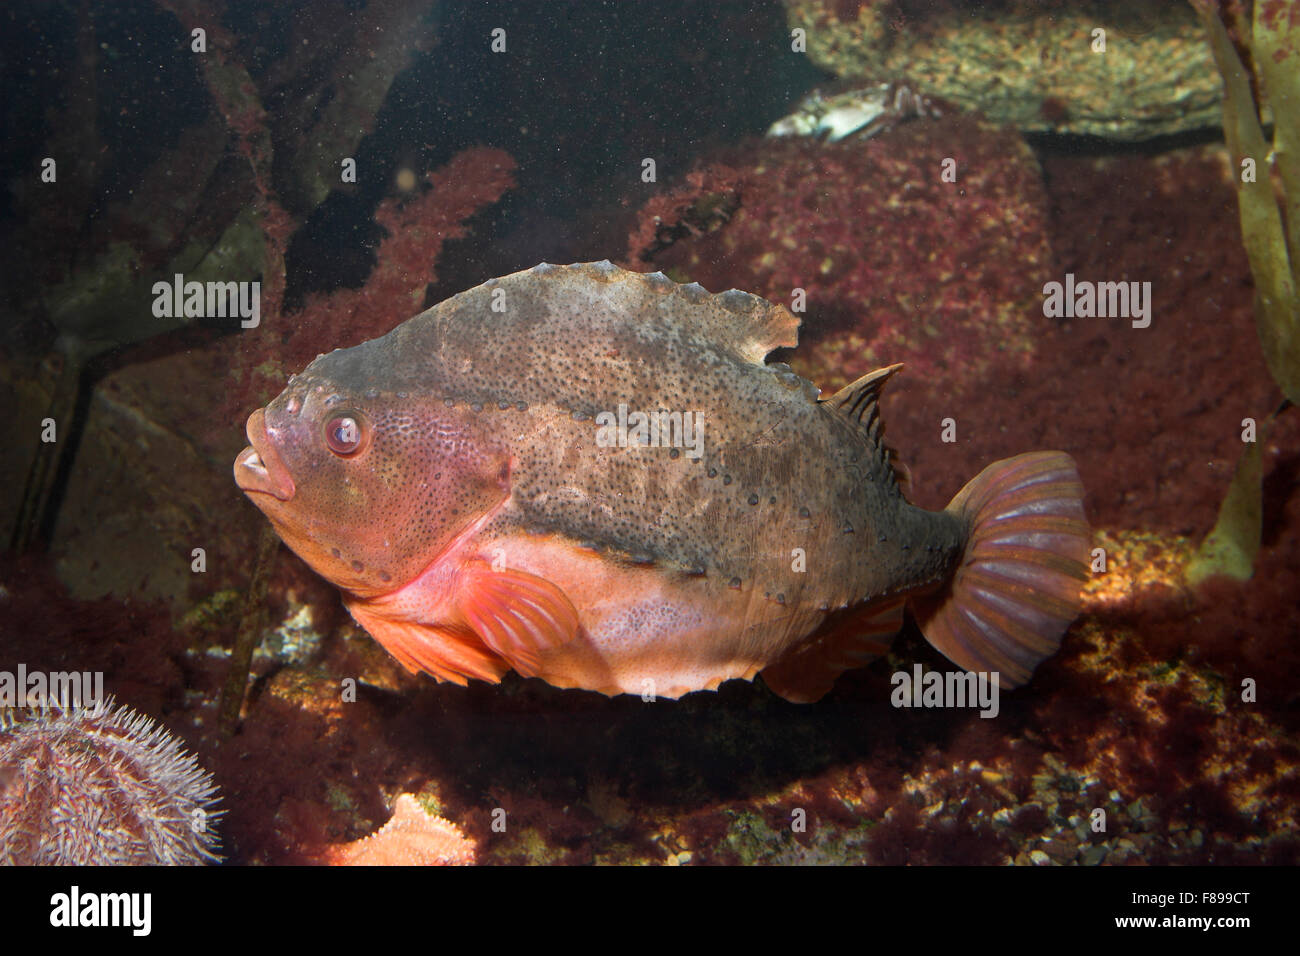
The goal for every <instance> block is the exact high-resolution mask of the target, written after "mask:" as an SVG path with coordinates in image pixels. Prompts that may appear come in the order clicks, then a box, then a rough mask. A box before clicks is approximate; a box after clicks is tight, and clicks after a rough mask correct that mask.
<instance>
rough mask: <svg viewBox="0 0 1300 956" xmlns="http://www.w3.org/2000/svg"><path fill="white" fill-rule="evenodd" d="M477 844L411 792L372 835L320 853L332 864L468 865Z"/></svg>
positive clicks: (473, 856)
mask: <svg viewBox="0 0 1300 956" xmlns="http://www.w3.org/2000/svg"><path fill="white" fill-rule="evenodd" d="M476 851H477V845H476V844H475V843H474V841H473V840H471V839H469V838H468V837H466V836H465V834H463V833H461V831H460V828H459V827H458V826H456V824H454V823H452V822H450V821H449V820H444V819H443V818H442V817H437V816H434V815H433V814H431V813H429V812H428V811H426V810H425V809H424V808H423V807H421V806H420V802H419V801H418V800H416V799H415V797H414V796H412V795H411V794H409V793H404V794H402V795H401V796H400V797H398V798H397V802H396V803H394V804H393V816H392V818H391V819H390V820H389V821H388V822H387V823H385V824H384V825H383V826H382V827H380V828H379V829H378V830H376V831H375V832H374V833H372V834H371V835H370V836H368V837H363V838H362V839H360V840H355V841H353V842H352V843H345V844H342V845H341V846H332V847H328V848H326V849H325V850H323V851H321V852H320V853H319V854H318V859H319V861H320V862H322V863H328V864H330V865H332V866H467V865H469V864H471V863H473V862H474V860H475V856H476Z"/></svg>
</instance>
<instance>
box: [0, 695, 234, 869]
mask: <svg viewBox="0 0 1300 956" xmlns="http://www.w3.org/2000/svg"><path fill="white" fill-rule="evenodd" d="M216 789H217V788H216V785H215V784H214V783H213V782H212V777H211V776H210V775H209V774H207V773H205V772H204V771H203V770H202V768H200V767H199V765H198V763H197V761H196V760H195V758H194V756H193V755H192V754H187V753H186V752H185V751H184V750H182V749H181V745H180V743H179V742H178V741H177V740H176V738H174V737H173V736H172V735H171V734H169V733H168V732H167V730H166V729H165V728H163V727H162V726H160V725H158V724H157V723H155V722H154V721H153V720H152V719H151V718H149V717H147V716H145V715H143V714H138V713H136V712H135V711H133V710H131V709H130V708H129V707H116V706H114V704H113V701H112V699H111V698H110V699H108V700H107V701H100V702H98V703H94V704H88V705H82V706H76V707H70V708H67V709H49V710H44V711H40V712H37V713H35V714H32V715H30V716H22V715H20V714H19V713H17V712H14V711H9V712H4V711H0V864H19V865H51V864H52V865H82V866H84V865H97V866H104V865H121V864H145V865H151V864H153V865H158V864H163V865H167V864H171V865H187V864H200V863H206V862H216V861H218V860H219V859H220V857H218V856H217V854H216V845H217V836H216V832H215V830H214V829H213V823H214V822H215V821H216V818H217V817H219V816H220V812H214V811H213V810H212V809H211V807H212V805H213V804H214V803H215V802H216V801H217V799H218V797H217V796H216Z"/></svg>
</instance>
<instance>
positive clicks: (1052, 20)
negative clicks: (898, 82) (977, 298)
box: [786, 0, 1221, 141]
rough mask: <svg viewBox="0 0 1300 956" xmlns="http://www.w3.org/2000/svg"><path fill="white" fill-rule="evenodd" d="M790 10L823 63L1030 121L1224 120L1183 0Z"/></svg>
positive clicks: (1183, 127) (1181, 124) (821, 1)
mask: <svg viewBox="0 0 1300 956" xmlns="http://www.w3.org/2000/svg"><path fill="white" fill-rule="evenodd" d="M846 6H847V7H848V8H849V9H848V10H845V7H846ZM786 10H787V15H788V20H789V24H790V27H791V28H792V29H793V28H795V27H802V28H803V29H805V30H806V31H807V37H808V55H809V56H810V57H811V59H812V60H813V62H814V63H816V64H817V65H818V66H820V67H822V68H823V69H826V70H829V71H831V72H832V73H835V74H837V75H838V76H840V77H842V78H844V79H846V80H862V81H864V83H866V82H877V81H879V80H880V79H881V78H882V77H898V78H902V79H903V80H904V81H905V82H906V83H907V84H908V85H909V86H911V87H912V88H913V89H914V90H915V91H916V92H918V93H923V94H927V95H929V96H937V97H941V98H943V99H946V100H948V101H950V102H952V103H954V104H956V105H958V106H960V107H962V108H964V109H968V110H979V111H980V112H982V113H984V114H985V115H986V116H988V117H989V118H991V119H994V120H996V121H998V122H1003V123H1011V124H1013V125H1015V126H1017V127H1019V128H1020V129H1022V130H1025V131H1029V132H1036V133H1041V132H1050V133H1068V134H1074V135H1088V136H1101V137H1105V138H1107V139H1114V140H1123V141H1132V140H1142V139H1149V138H1151V137H1154V136H1166V135H1169V134H1172V133H1181V132H1186V131H1188V130H1195V129H1205V128H1212V127H1217V126H1218V125H1219V123H1220V119H1221V116H1220V111H1221V106H1220V102H1221V84H1220V80H1219V73H1218V70H1217V69H1216V68H1215V65H1214V60H1213V57H1212V56H1211V53H1210V49H1209V44H1208V43H1207V42H1206V40H1205V37H1204V34H1203V33H1202V31H1201V28H1200V25H1199V23H1198V22H1197V19H1196V15H1195V13H1194V12H1193V10H1192V8H1191V6H1190V5H1189V4H1186V3H1170V2H1169V0H1099V2H1096V3H1072V2H1068V0H1055V2H1048V3H1044V2H1042V0H1033V2H1030V0H1011V2H1008V3H997V4H989V3H983V2H976V0H953V2H948V3H940V4H934V3H922V2H920V0H876V2H870V3H856V4H847V5H846V4H844V3H842V2H835V0H786ZM1099 29H1100V30H1103V31H1105V33H1104V52H1102V51H1101V50H1100V49H1099V46H1100V42H1099V41H1100V40H1101V39H1102V38H1101V37H1099V36H1098V34H1097V33H1096V31H1097V30H1099Z"/></svg>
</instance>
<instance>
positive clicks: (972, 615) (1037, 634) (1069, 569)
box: [911, 451, 1091, 687]
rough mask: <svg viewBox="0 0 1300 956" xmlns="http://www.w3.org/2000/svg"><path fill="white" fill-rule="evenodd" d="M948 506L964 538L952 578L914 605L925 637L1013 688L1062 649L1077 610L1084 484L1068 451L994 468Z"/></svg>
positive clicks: (1084, 567)
mask: <svg viewBox="0 0 1300 956" xmlns="http://www.w3.org/2000/svg"><path fill="white" fill-rule="evenodd" d="M947 510H948V511H949V512H950V513H953V514H956V515H958V516H959V517H961V518H962V519H963V520H964V521H966V522H967V524H968V526H969V528H970V532H969V536H968V538H967V541H966V549H965V552H964V553H963V555H962V557H961V559H960V562H959V564H958V566H957V569H956V571H955V573H954V574H953V576H952V578H951V579H950V580H949V582H948V584H947V585H946V586H945V587H944V588H943V589H942V590H941V591H939V592H937V593H935V594H930V595H926V596H924V597H922V598H918V599H914V600H913V601H912V602H911V605H912V611H913V613H914V615H915V616H916V620H917V623H918V624H919V625H920V627H921V631H922V633H924V634H925V638H926V640H928V641H929V642H930V644H932V645H933V646H934V647H935V649H937V650H938V651H939V652H940V653H942V654H943V655H944V656H945V657H947V658H948V659H949V660H950V661H952V662H953V663H955V664H959V665H960V666H962V667H964V668H966V669H967V670H970V671H995V672H997V673H998V678H999V683H1000V685H1001V686H1003V687H1018V686H1019V685H1021V684H1023V683H1025V682H1026V681H1027V680H1029V678H1030V675H1032V674H1033V672H1034V668H1035V667H1037V666H1038V665H1039V664H1040V663H1041V662H1042V661H1043V660H1045V659H1046V658H1048V657H1050V656H1051V655H1052V654H1053V653H1055V652H1056V649H1057V648H1058V647H1059V646H1060V643H1061V638H1062V637H1063V636H1064V634H1065V630H1066V628H1068V627H1069V625H1070V622H1071V621H1073V620H1074V618H1075V617H1076V615H1077V614H1078V613H1079V608H1080V606H1081V605H1082V595H1081V591H1082V585H1083V582H1084V581H1086V580H1087V578H1088V556H1089V549H1090V547H1091V532H1090V531H1089V529H1088V522H1087V519H1086V518H1085V517H1084V513H1083V485H1082V483H1081V482H1080V481H1079V472H1078V469H1077V468H1076V467H1075V464H1074V459H1073V458H1071V457H1070V456H1069V455H1067V454H1065V452H1060V451H1039V452H1031V453H1029V454H1026V455H1017V456H1016V457H1015V458H1008V459H1005V460H1003V461H998V462H994V463H993V464H991V465H989V466H988V467H987V468H985V469H984V470H983V471H981V472H980V473H979V474H978V475H976V476H975V477H974V478H972V479H971V480H970V481H969V482H968V483H967V484H966V487H964V488H962V490H961V491H959V492H958V493H957V496H956V497H955V498H953V499H952V501H951V502H949V504H948V508H947Z"/></svg>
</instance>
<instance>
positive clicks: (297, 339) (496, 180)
mask: <svg viewBox="0 0 1300 956" xmlns="http://www.w3.org/2000/svg"><path fill="white" fill-rule="evenodd" d="M514 169H515V162H514V160H513V159H512V158H511V157H510V154H509V153H506V152H505V151H504V150H500V149H493V148H490V147H474V148H471V149H466V150H463V151H462V152H460V153H457V154H456V155H455V156H454V157H452V159H451V161H450V162H449V163H448V164H447V165H446V166H444V167H442V168H441V169H439V170H436V171H435V172H432V173H429V174H428V176H427V177H426V178H425V181H426V184H427V185H426V187H425V188H424V190H423V191H422V192H418V193H417V194H416V195H415V196H414V197H412V198H408V199H398V198H393V199H387V200H385V201H384V202H382V203H381V204H380V206H379V208H378V209H377V210H376V211H375V221H376V222H377V223H379V224H380V225H381V226H383V227H384V228H385V229H386V230H387V231H388V236H387V238H385V239H384V240H383V241H382V242H381V243H380V244H379V248H378V250H377V251H376V265H375V268H374V270H373V271H372V272H371V273H370V276H369V278H367V280H366V283H365V285H363V286H362V287H361V288H359V289H338V290H336V291H334V292H330V293H327V294H321V293H318V294H314V295H310V296H308V297H307V300H306V302H305V303H304V304H303V306H302V308H300V309H298V310H297V311H295V312H292V313H288V314H280V313H279V312H276V313H275V314H273V315H264V316H263V319H262V323H261V325H260V326H259V327H258V328H256V329H251V330H248V331H246V332H243V333H241V334H240V335H237V336H234V337H233V341H234V344H233V346H228V347H230V348H232V350H234V351H235V354H234V356H233V357H232V363H231V364H232V366H233V367H234V369H235V375H236V381H237V385H236V387H235V388H234V389H232V391H231V393H230V396H229V400H228V401H227V403H226V407H225V408H223V410H222V415H221V417H222V418H223V419H228V418H229V416H230V414H233V411H232V406H237V409H236V410H238V411H240V412H243V413H247V411H248V409H249V408H250V407H252V406H255V405H258V404H261V403H262V402H264V401H266V400H267V399H269V398H270V397H271V396H272V395H274V394H275V392H276V391H278V390H279V389H280V388H281V387H282V386H283V376H284V375H287V374H289V373H291V372H298V371H301V370H302V369H303V367H305V366H306V365H307V363H309V362H310V361H311V360H312V359H314V358H315V357H316V356H317V355H319V354H321V353H322V352H329V351H332V350H333V349H336V348H348V347H350V346H353V345H357V344H359V343H361V342H365V341H366V340H368V339H372V338H375V337H377V336H380V335H383V334H384V333H385V332H388V331H389V330H390V329H392V328H393V327H395V326H396V325H398V324H400V323H401V322H403V321H405V320H406V319H409V318H410V317H411V316H412V315H414V314H415V313H416V312H418V311H419V310H420V307H421V306H422V305H423V303H424V295H425V290H426V288H427V287H428V285H429V284H430V283H433V282H436V281H437V280H438V274H437V272H436V270H435V266H436V265H437V262H438V258H439V256H440V255H441V254H442V246H443V243H445V242H446V241H447V240H448V239H458V238H461V237H462V236H465V235H466V234H467V233H468V231H469V227H468V226H467V225H466V221H467V220H468V219H469V218H470V217H471V216H472V215H473V214H474V213H475V212H477V211H478V210H479V209H482V208H483V207H484V206H489V205H491V204H492V203H494V202H496V201H497V200H498V199H500V198H501V196H502V194H504V193H505V192H506V191H507V190H508V189H510V188H512V187H513V186H514V184H515V181H514V176H513V173H514Z"/></svg>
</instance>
